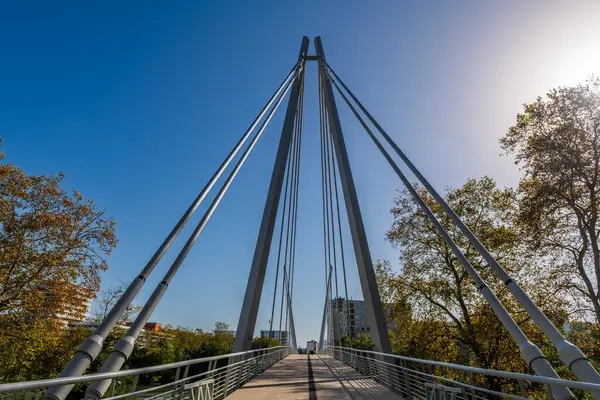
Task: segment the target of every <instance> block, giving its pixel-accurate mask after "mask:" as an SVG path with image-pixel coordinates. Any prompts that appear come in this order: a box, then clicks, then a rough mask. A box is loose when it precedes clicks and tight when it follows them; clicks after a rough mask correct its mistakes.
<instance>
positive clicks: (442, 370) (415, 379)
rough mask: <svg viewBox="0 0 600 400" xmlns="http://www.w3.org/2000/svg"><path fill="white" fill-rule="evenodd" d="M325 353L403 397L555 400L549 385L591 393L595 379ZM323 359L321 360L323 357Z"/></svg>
mask: <svg viewBox="0 0 600 400" xmlns="http://www.w3.org/2000/svg"><path fill="white" fill-rule="evenodd" d="M319 354H326V355H328V356H330V357H332V358H334V359H336V360H339V361H341V362H343V363H344V364H346V365H348V366H350V367H352V368H354V369H355V370H356V371H358V372H359V373H360V374H361V375H363V376H365V377H368V378H372V379H374V380H375V381H377V382H379V383H380V384H382V385H384V386H386V387H387V388H388V389H390V390H392V391H394V392H396V393H398V394H400V395H402V397H404V398H405V399H407V400H413V399H426V400H475V399H498V398H506V399H542V398H549V399H556V400H564V399H558V398H556V396H553V393H552V387H555V386H560V387H566V388H569V389H571V390H572V391H573V394H574V395H575V396H576V398H578V399H587V398H590V399H591V398H592V394H593V393H598V392H600V384H594V383H587V382H577V381H570V380H562V379H555V378H547V377H542V376H537V375H528V374H519V373H514V372H507V371H496V370H488V369H483V368H476V367H469V366H466V365H458V364H450V363H444V362H438V361H431V360H421V359H416V358H410V357H403V356H398V355H393V354H385V353H379V352H375V351H367V350H356V349H351V348H346V347H337V346H331V347H327V348H325V349H324V350H323V351H321V352H320V353H319ZM324 361H325V362H327V361H326V359H325V360H324Z"/></svg>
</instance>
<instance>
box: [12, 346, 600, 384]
mask: <svg viewBox="0 0 600 400" xmlns="http://www.w3.org/2000/svg"><path fill="white" fill-rule="evenodd" d="M286 348H287V347H286V346H277V347H271V348H270V349H269V352H268V353H266V354H262V355H258V356H256V357H252V358H260V357H264V356H266V355H269V354H273V353H276V352H279V351H283V350H285V349H286ZM259 351H264V349H257V350H249V351H242V352H238V353H231V354H223V355H220V356H212V357H204V358H197V359H194V360H186V361H178V362H174V363H170V364H163V365H155V366H151V367H143V368H136V369H127V370H123V371H116V372H99V373H96V374H89V375H81V376H74V377H61V378H50V379H38V380H34V381H27V382H14V383H4V384H0V393H6V392H12V391H19V390H29V389H41V388H46V387H50V386H60V385H68V384H73V383H81V382H94V381H99V380H104V379H112V378H122V377H125V376H134V375H144V374H148V373H152V372H162V371H166V370H169V369H174V368H177V367H184V366H187V365H195V364H200V363H205V362H210V361H216V360H223V359H225V358H230V357H238V356H242V355H247V354H253V353H256V352H259ZM222 368H223V367H222ZM599 386H600V385H599Z"/></svg>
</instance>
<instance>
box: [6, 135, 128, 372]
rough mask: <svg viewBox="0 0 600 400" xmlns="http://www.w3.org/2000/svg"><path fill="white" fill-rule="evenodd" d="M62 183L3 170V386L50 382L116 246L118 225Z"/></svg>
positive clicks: (10, 168)
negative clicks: (73, 322)
mask: <svg viewBox="0 0 600 400" xmlns="http://www.w3.org/2000/svg"><path fill="white" fill-rule="evenodd" d="M1 144H2V141H1V139H0V145H1ZM0 159H2V160H4V159H5V156H4V154H3V153H0ZM63 178H64V175H63V174H58V175H39V176H37V175H28V174H26V173H25V172H24V171H23V170H21V169H20V168H18V167H16V166H15V165H13V164H11V163H7V162H3V163H2V164H0V381H4V382H6V381H15V380H22V379H33V378H36V377H47V376H48V372H47V368H48V365H49V364H48V363H45V362H44V360H46V359H47V358H48V357H52V356H53V355H54V354H55V353H56V351H58V349H60V347H61V344H62V341H63V339H64V335H66V334H67V330H66V329H65V322H64V317H65V315H70V316H72V317H76V315H74V314H78V313H79V314H82V313H84V312H85V309H82V308H81V304H82V297H84V298H85V297H86V296H87V297H88V298H89V296H93V294H94V293H95V292H96V291H97V290H98V289H99V286H100V275H99V273H100V271H103V270H106V268H107V264H106V257H107V256H108V255H109V254H110V252H111V250H112V249H113V248H114V247H115V246H116V243H117V240H116V236H115V221H114V220H113V219H111V218H107V217H106V216H105V215H104V211H102V210H98V209H97V207H96V205H95V204H94V202H93V201H92V200H89V199H84V197H83V196H82V195H81V194H80V193H79V192H77V191H75V190H73V191H72V192H71V193H69V192H68V191H66V190H65V189H63V188H61V183H62V181H63ZM83 301H85V299H84V300H83ZM80 316H81V315H80ZM56 361H57V360H56V359H54V360H53V362H52V363H50V365H55V364H57V363H56Z"/></svg>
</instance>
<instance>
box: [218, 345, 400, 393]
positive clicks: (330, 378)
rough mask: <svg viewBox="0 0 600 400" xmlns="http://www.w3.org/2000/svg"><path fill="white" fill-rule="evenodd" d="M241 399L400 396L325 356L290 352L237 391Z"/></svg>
mask: <svg viewBox="0 0 600 400" xmlns="http://www.w3.org/2000/svg"><path fill="white" fill-rule="evenodd" d="M229 398H231V399H232V400H241V399H263V398H274V399H309V400H314V399H401V398H402V397H401V396H399V395H397V394H395V393H393V392H391V391H389V390H388V389H387V388H385V387H384V386H382V385H380V384H378V383H377V382H375V381H374V380H372V379H369V378H366V377H364V376H362V375H360V374H359V373H358V372H357V371H355V370H354V369H352V368H350V367H348V366H347V365H345V364H343V363H341V362H340V361H337V360H335V359H333V358H330V357H328V356H316V355H310V356H306V355H290V356H288V357H286V358H285V359H283V360H281V361H279V362H278V363H277V364H275V365H274V366H273V367H271V368H269V369H268V370H266V371H265V372H263V373H262V374H261V375H259V376H257V377H255V378H254V379H252V380H251V381H250V382H248V383H247V384H246V385H244V386H243V387H241V388H239V389H238V390H236V391H235V392H234V393H233V394H232V395H231V396H229Z"/></svg>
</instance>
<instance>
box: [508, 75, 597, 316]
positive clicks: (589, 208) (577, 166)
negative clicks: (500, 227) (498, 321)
mask: <svg viewBox="0 0 600 400" xmlns="http://www.w3.org/2000/svg"><path fill="white" fill-rule="evenodd" d="M599 127H600V79H598V78H594V77H591V78H589V79H588V80H587V81H586V82H585V83H584V84H580V85H576V86H573V87H559V88H557V89H554V90H551V91H550V92H549V93H547V95H546V96H545V97H544V98H542V97H538V99H537V100H536V101H535V102H533V103H531V104H526V105H524V111H523V112H522V113H521V114H519V115H518V116H517V121H516V124H515V125H514V126H513V127H511V128H510V129H509V131H508V133H507V134H506V135H505V136H504V137H503V138H502V139H501V141H500V144H501V145H502V148H503V149H504V150H506V151H507V152H508V153H510V154H513V155H514V156H515V158H516V163H517V164H519V166H520V167H521V170H522V171H523V172H524V175H523V177H522V178H521V181H520V183H519V195H520V202H519V210H518V220H519V223H520V225H521V228H522V230H523V232H525V233H526V234H525V235H524V237H525V238H529V244H530V246H531V248H532V249H533V250H539V251H542V252H543V253H544V256H545V257H544V258H543V259H542V260H541V261H542V262H543V264H544V265H545V268H546V270H547V271H548V272H549V273H550V274H551V276H552V279H553V280H554V281H555V282H556V284H557V287H558V289H559V290H560V294H561V295H562V296H561V297H562V298H563V299H572V300H574V302H575V303H576V304H574V307H573V308H572V310H573V311H576V315H577V316H578V317H579V318H587V317H588V316H593V317H594V318H595V319H596V322H597V323H600V244H599V239H600V219H599V218H598V216H599V212H600V128H599Z"/></svg>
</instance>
